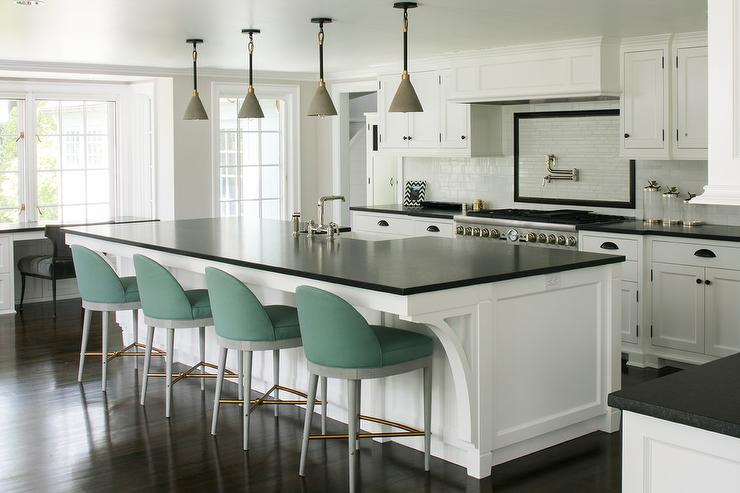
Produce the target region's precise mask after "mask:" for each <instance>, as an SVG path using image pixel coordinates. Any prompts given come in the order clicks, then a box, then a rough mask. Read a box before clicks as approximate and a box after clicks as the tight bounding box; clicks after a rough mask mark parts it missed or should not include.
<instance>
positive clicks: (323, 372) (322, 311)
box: [296, 286, 434, 491]
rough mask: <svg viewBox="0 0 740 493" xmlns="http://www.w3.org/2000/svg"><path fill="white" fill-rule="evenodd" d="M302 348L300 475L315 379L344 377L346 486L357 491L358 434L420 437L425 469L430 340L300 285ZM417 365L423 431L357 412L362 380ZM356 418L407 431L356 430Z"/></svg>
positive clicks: (364, 435) (302, 472)
mask: <svg viewBox="0 0 740 493" xmlns="http://www.w3.org/2000/svg"><path fill="white" fill-rule="evenodd" d="M296 301H297V303H298V319H299V321H300V328H301V337H302V338H303V350H304V352H305V353H306V359H307V360H308V371H309V373H310V379H309V388H308V404H307V406H306V421H305V423H304V428H303V444H302V447H301V462H300V470H299V474H300V475H301V476H303V475H304V471H305V465H306V453H307V451H308V441H309V438H325V437H323V436H310V428H311V415H312V414H313V402H314V399H315V398H316V386H317V381H318V377H319V376H322V377H329V378H341V379H344V380H347V398H348V406H347V407H348V413H347V416H348V420H347V421H348V424H349V433H348V435H347V436H348V439H349V485H350V491H355V475H356V468H357V465H356V462H355V458H356V457H355V451H356V450H357V449H358V448H359V441H358V440H357V439H358V438H372V437H381V436H394V437H398V436H424V454H425V456H424V469H425V470H426V471H428V470H429V462H430V454H429V452H430V451H429V447H430V443H431V442H430V439H431V432H430V424H431V403H432V351H433V348H434V343H433V340H432V339H431V338H430V337H428V336H425V335H422V334H417V333H416V332H411V331H407V330H401V329H394V328H391V327H383V326H379V325H370V324H368V323H367V321H366V320H365V319H364V318H363V316H362V315H361V314H360V313H359V312H358V311H357V310H355V308H354V307H353V306H352V305H350V304H349V303H347V302H346V301H344V300H343V299H341V298H340V297H338V296H336V295H334V294H332V293H329V292H326V291H322V290H321V289H317V288H313V287H309V286H300V287H298V289H297V290H296ZM417 369H423V372H424V431H419V430H415V429H413V428H411V427H408V426H404V425H400V424H398V423H392V422H389V421H385V420H382V419H378V418H371V417H368V416H362V415H361V414H360V391H361V388H360V383H361V381H362V380H364V379H370V378H380V377H387V376H391V375H398V374H400V373H406V372H410V371H413V370H417ZM360 419H365V420H368V421H374V422H377V423H382V424H385V425H389V426H394V427H398V428H401V429H403V430H405V431H404V432H400V433H392V434H390V435H389V434H386V433H363V434H359V422H360Z"/></svg>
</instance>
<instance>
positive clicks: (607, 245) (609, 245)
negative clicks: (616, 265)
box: [599, 241, 619, 250]
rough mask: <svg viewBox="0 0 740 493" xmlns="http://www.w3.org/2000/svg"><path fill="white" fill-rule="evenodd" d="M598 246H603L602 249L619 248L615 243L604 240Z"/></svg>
mask: <svg viewBox="0 0 740 493" xmlns="http://www.w3.org/2000/svg"><path fill="white" fill-rule="evenodd" d="M599 248H603V249H604V250H619V247H618V246H617V244H616V243H614V242H612V241H605V242H604V243H602V244H601V246H600V247H599Z"/></svg>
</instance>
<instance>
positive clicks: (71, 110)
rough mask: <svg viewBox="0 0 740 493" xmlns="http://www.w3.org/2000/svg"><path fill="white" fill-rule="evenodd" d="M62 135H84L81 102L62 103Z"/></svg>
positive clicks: (83, 112)
mask: <svg viewBox="0 0 740 493" xmlns="http://www.w3.org/2000/svg"><path fill="white" fill-rule="evenodd" d="M61 111H62V134H63V135H79V134H83V133H85V128H84V114H85V104H84V103H83V102H82V101H62V109H61Z"/></svg>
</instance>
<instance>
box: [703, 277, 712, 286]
mask: <svg viewBox="0 0 740 493" xmlns="http://www.w3.org/2000/svg"><path fill="white" fill-rule="evenodd" d="M704 284H706V285H707V286H709V285H710V284H712V281H710V280H709V279H707V280H706V281H704Z"/></svg>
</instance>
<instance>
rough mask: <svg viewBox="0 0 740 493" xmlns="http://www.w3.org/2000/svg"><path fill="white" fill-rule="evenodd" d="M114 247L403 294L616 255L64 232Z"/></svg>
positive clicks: (212, 233) (459, 242)
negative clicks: (169, 254)
mask: <svg viewBox="0 0 740 493" xmlns="http://www.w3.org/2000/svg"><path fill="white" fill-rule="evenodd" d="M64 231H66V232H67V234H68V235H69V234H79V235H81V236H88V237H92V238H99V239H103V240H107V241H111V242H115V243H122V244H126V245H132V246H136V247H141V248H146V249H152V250H159V251H164V252H169V253H175V254H180V255H186V256H190V257H196V258H202V259H207V260H214V261H217V262H223V263H228V264H233V265H240V266H244V267H250V268H254V269H260V270H267V271H272V272H279V273H282V274H289V275H294V276H297V277H304V278H309V279H317V280H322V281H327V282H333V283H336V284H344V285H348V286H354V287H360V288H366V289H371V290H374V291H382V292H387V293H393V294H399V295H410V294H416V293H424V292H430V291H440V290H443V289H450V288H455V287H462V286H470V285H475V284H483V283H489V282H496V281H503V280H507V279H515V278H521V277H528V276H534V275H540V274H549V273H555V272H561V271H567V270H574V269H581V268H586V267H594V266H599V265H605V264H613V263H619V262H623V261H624V259H625V258H624V257H623V256H614V255H603V254H596V253H586V252H579V251H570V250H560V249H552V248H520V247H519V246H514V245H507V244H506V243H499V244H492V243H491V242H486V241H478V240H476V239H472V241H468V239H460V238H437V237H412V238H399V239H388V240H381V241H367V240H362V239H354V238H351V237H349V236H344V237H343V236H339V237H338V238H336V239H335V240H333V241H330V240H328V238H326V237H325V236H323V237H316V238H313V239H311V238H308V237H307V236H306V235H301V236H300V237H298V238H294V237H293V236H292V233H291V223H290V222H287V221H272V220H261V221H260V220H248V219H243V218H212V219H189V220H179V221H162V222H156V223H135V224H108V225H98V226H84V227H73V228H65V229H64Z"/></svg>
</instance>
